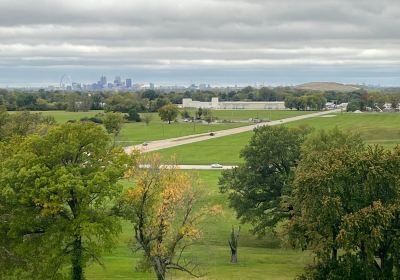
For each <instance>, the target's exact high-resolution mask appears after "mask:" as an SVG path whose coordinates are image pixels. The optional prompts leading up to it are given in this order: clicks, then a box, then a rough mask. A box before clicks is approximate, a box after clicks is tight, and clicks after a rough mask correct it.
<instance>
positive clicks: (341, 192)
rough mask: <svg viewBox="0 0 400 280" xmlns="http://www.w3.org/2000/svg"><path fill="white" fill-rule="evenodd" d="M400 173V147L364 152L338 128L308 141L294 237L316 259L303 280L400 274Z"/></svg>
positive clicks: (299, 182)
mask: <svg viewBox="0 0 400 280" xmlns="http://www.w3.org/2000/svg"><path fill="white" fill-rule="evenodd" d="M398 170H400V148H399V147H397V148H395V149H394V150H393V151H385V150H384V149H383V148H381V147H378V146H375V147H365V146H364V145H363V143H362V140H361V139H360V137H359V136H357V135H352V134H346V133H343V132H341V131H339V130H337V129H335V130H332V131H329V132H324V131H322V132H319V133H318V134H316V135H315V136H314V137H311V138H310V139H308V140H307V141H306V142H305V143H304V146H303V149H302V156H301V161H300V163H299V166H298V168H297V170H296V179H295V182H294V190H293V195H292V201H293V205H294V217H293V218H292V219H291V221H290V226H291V231H290V234H291V237H292V238H293V240H295V241H296V242H299V243H300V244H302V246H303V248H306V247H309V248H312V249H313V251H314V252H315V253H316V255H317V258H318V265H317V266H316V268H315V269H313V270H311V271H309V272H308V278H306V279H326V278H329V279H353V278H351V277H353V276H351V275H357V274H359V273H357V271H361V272H362V273H361V274H359V277H361V278H357V279H394V278H395V277H398V276H400V275H397V274H396V273H397V272H396V271H398V265H397V264H398V263H399V254H398V251H399V244H400V243H399V242H400V236H399V235H398V231H399V230H400V218H399V217H400V216H399V214H400V204H399V198H400V178H399V176H398ZM339 250H342V251H343V252H344V253H345V254H344V255H343V256H339V255H338V251H339ZM376 259H380V262H376ZM396 266H397V267H396ZM318 275H319V276H318ZM328 275H331V276H329V277H328ZM333 275H336V276H335V277H336V278H332V277H333Z"/></svg>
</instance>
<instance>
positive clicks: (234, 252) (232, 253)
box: [231, 249, 237, 263]
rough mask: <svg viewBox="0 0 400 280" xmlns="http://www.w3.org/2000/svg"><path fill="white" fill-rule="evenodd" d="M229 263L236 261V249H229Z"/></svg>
mask: <svg viewBox="0 0 400 280" xmlns="http://www.w3.org/2000/svg"><path fill="white" fill-rule="evenodd" d="M231 263H237V250H232V249H231Z"/></svg>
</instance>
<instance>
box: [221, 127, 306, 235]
mask: <svg viewBox="0 0 400 280" xmlns="http://www.w3.org/2000/svg"><path fill="white" fill-rule="evenodd" d="M308 131H309V130H308V129H306V128H304V129H292V128H287V127H284V126H263V127H260V128H257V129H255V130H254V135H253V137H252V138H251V140H250V142H249V144H248V145H247V146H246V147H245V148H244V149H243V150H242V151H241V153H240V156H241V157H242V158H243V159H244V163H243V164H240V165H239V166H238V167H236V168H234V169H232V170H226V171H223V173H222V177H221V178H220V181H219V183H220V189H221V191H222V192H223V193H228V197H229V204H230V206H231V207H232V208H234V209H235V211H236V213H237V216H238V218H240V220H241V221H242V222H243V223H245V222H249V223H251V224H252V225H253V230H254V232H255V233H257V234H264V233H265V231H266V229H268V228H271V227H273V226H275V225H276V223H278V222H279V221H281V220H282V219H284V218H287V217H289V214H290V210H291V205H289V204H288V197H289V196H290V194H291V189H292V181H293V176H294V168H295V167H296V166H297V162H298V160H299V157H300V146H301V144H302V143H303V141H304V138H305V136H306V134H307V132H308Z"/></svg>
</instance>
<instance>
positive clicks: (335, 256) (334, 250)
mask: <svg viewBox="0 0 400 280" xmlns="http://www.w3.org/2000/svg"><path fill="white" fill-rule="evenodd" d="M332 260H333V261H336V260H337V249H336V248H333V249H332Z"/></svg>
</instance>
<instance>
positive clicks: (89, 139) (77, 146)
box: [0, 123, 130, 280]
mask: <svg viewBox="0 0 400 280" xmlns="http://www.w3.org/2000/svg"><path fill="white" fill-rule="evenodd" d="M0 156H1V158H2V164H1V166H0V203H1V207H0V214H1V220H2V223H1V225H0V233H1V235H0V238H1V239H0V242H1V244H0V248H2V249H0V258H2V257H1V256H3V258H4V256H7V257H6V259H7V258H8V260H9V262H8V263H11V264H12V265H11V266H7V263H6V264H5V265H3V263H2V262H0V263H1V264H0V269H1V270H2V273H3V275H16V278H17V279H53V278H56V279H61V277H62V274H63V272H66V271H67V270H66V269H65V268H67V267H71V272H70V277H69V278H70V279H73V280H82V279H84V269H85V264H86V263H87V262H88V261H98V262H99V257H100V255H101V253H102V252H103V251H104V250H107V249H109V248H110V247H111V246H112V245H113V244H114V241H115V237H116V236H117V233H118V232H119V231H120V225H119V222H118V219H116V218H115V217H113V216H112V215H111V212H110V202H111V201H113V199H114V198H116V197H117V196H118V195H119V194H120V192H121V190H122V187H121V186H120V185H119V184H118V183H117V182H118V181H119V180H120V179H121V178H122V177H123V174H124V171H125V170H126V168H127V166H129V164H130V160H129V157H128V156H127V155H126V154H125V153H124V151H123V150H122V149H118V148H111V145H110V139H109V136H108V135H107V134H106V132H105V131H104V130H103V129H102V128H101V127H100V126H98V125H95V124H92V123H68V124H63V125H61V126H59V127H55V128H53V129H51V130H50V131H49V133H48V134H47V135H45V136H42V137H40V136H37V135H32V136H29V137H27V138H26V139H24V140H20V141H16V142H13V143H10V144H8V145H6V146H4V145H3V146H0ZM4 248H5V249H4ZM3 249H4V250H3ZM10 277H11V276H10ZM7 279H8V278H7ZM11 279H12V278H11Z"/></svg>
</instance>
